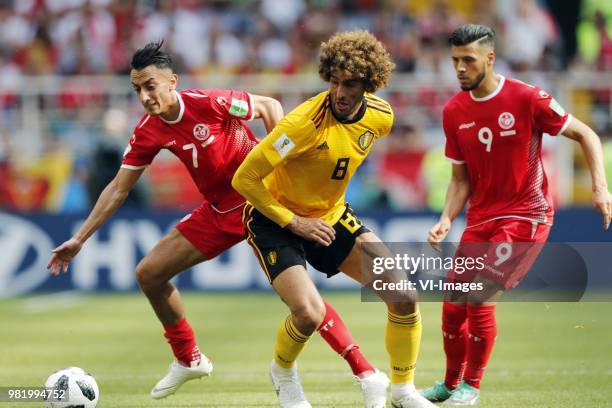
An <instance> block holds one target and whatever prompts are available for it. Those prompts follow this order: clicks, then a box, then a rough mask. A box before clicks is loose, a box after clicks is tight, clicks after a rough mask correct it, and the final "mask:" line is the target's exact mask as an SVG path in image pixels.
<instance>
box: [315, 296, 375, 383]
mask: <svg viewBox="0 0 612 408" xmlns="http://www.w3.org/2000/svg"><path fill="white" fill-rule="evenodd" d="M323 302H324V303H325V318H324V319H323V322H322V323H321V325H320V326H319V328H318V329H317V331H318V332H319V334H320V335H321V337H323V340H325V341H326V342H327V344H329V345H330V346H331V348H333V349H334V351H335V352H336V353H338V354H340V356H341V357H342V358H344V359H345V360H346V362H347V363H348V364H349V365H350V366H351V370H353V374H355V375H356V376H361V375H363V374H365V373H366V372H368V371H371V372H374V371H375V370H374V367H372V366H371V365H370V363H369V362H368V360H366V358H365V356H364V355H363V354H362V353H361V350H359V345H358V344H357V343H356V342H355V340H353V337H352V336H351V333H350V332H349V330H348V329H347V327H346V326H345V324H344V322H343V321H342V319H341V318H340V316H339V315H338V312H336V310H335V309H334V308H333V307H332V306H331V305H330V304H329V303H327V302H326V301H325V300H323Z"/></svg>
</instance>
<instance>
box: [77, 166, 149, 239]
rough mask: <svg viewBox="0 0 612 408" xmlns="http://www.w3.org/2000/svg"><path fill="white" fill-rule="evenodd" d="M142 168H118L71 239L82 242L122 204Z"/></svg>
mask: <svg viewBox="0 0 612 408" xmlns="http://www.w3.org/2000/svg"><path fill="white" fill-rule="evenodd" d="M142 171H143V170H126V169H120V170H119V172H118V173H117V176H116V177H115V178H114V179H113V181H111V182H110V183H109V184H108V185H107V186H106V187H105V188H104V190H103V191H102V193H101V194H100V197H99V198H98V201H96V204H95V205H94V208H93V209H92V210H91V212H90V213H89V216H88V217H87V219H86V220H85V221H84V222H83V224H82V225H81V227H80V228H79V229H78V230H77V232H76V233H75V234H74V236H73V239H76V240H77V241H79V242H80V243H84V242H85V241H86V240H87V239H88V238H89V237H90V236H91V235H92V234H93V233H94V232H96V231H97V230H98V228H100V227H101V226H102V225H103V224H104V223H105V222H106V221H107V220H108V219H109V218H110V217H111V216H112V215H113V214H114V213H115V211H117V209H118V208H119V207H120V206H121V204H123V202H124V201H125V199H126V198H127V196H128V194H129V192H130V191H131V190H132V188H133V187H134V184H136V181H138V178H140V175H141V174H142Z"/></svg>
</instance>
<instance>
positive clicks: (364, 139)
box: [359, 130, 374, 150]
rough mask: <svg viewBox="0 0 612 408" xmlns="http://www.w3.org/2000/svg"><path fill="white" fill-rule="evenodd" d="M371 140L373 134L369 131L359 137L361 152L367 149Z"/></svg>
mask: <svg viewBox="0 0 612 408" xmlns="http://www.w3.org/2000/svg"><path fill="white" fill-rule="evenodd" d="M372 140H374V133H372V132H371V131H369V130H368V131H366V132H365V133H363V134H362V135H361V136H359V147H361V150H365V149H367V148H368V147H369V146H370V145H371V144H372Z"/></svg>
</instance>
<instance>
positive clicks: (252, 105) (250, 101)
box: [246, 92, 255, 122]
mask: <svg viewBox="0 0 612 408" xmlns="http://www.w3.org/2000/svg"><path fill="white" fill-rule="evenodd" d="M246 94H247V96H248V97H249V105H251V117H250V118H249V119H247V120H248V121H249V122H250V121H252V120H253V119H255V104H254V103H253V96H252V95H251V94H250V93H248V92H247V93H246Z"/></svg>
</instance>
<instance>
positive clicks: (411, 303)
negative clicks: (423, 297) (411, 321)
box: [385, 291, 417, 316]
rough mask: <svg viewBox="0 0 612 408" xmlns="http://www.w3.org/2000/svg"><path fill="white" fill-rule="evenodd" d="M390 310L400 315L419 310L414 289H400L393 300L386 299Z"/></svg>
mask: <svg viewBox="0 0 612 408" xmlns="http://www.w3.org/2000/svg"><path fill="white" fill-rule="evenodd" d="M385 303H387V307H388V309H389V311H391V312H392V313H395V314H399V315H402V316H403V315H407V314H410V313H414V312H416V310H417V298H416V294H415V293H414V292H413V291H398V292H396V293H394V296H393V300H392V301H385Z"/></svg>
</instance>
